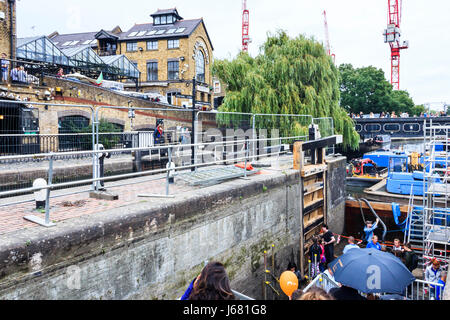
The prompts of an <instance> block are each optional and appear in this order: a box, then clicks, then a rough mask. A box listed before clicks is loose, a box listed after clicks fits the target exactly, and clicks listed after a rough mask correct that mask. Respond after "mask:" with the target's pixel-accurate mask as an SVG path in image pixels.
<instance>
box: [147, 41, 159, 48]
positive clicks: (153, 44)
mask: <svg viewBox="0 0 450 320" xmlns="http://www.w3.org/2000/svg"><path fill="white" fill-rule="evenodd" d="M147 50H158V41H147Z"/></svg>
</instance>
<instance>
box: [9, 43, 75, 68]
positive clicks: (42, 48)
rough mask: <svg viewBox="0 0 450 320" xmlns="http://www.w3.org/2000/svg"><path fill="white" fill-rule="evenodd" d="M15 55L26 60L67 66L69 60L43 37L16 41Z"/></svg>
mask: <svg viewBox="0 0 450 320" xmlns="http://www.w3.org/2000/svg"><path fill="white" fill-rule="evenodd" d="M16 55H17V58H21V59H26V60H32V61H38V62H46V63H54V64H59V65H63V66H68V65H69V58H68V57H67V56H66V55H65V54H64V53H62V52H61V50H59V49H58V47H56V46H55V45H54V44H53V43H52V42H51V41H50V40H49V39H48V38H47V37H45V36H43V37H37V38H26V39H17V52H16Z"/></svg>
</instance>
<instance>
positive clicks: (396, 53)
mask: <svg viewBox="0 0 450 320" xmlns="http://www.w3.org/2000/svg"><path fill="white" fill-rule="evenodd" d="M401 19H402V0H388V26H387V29H386V30H384V34H383V36H384V42H385V43H389V45H390V47H391V84H392V86H393V88H394V90H400V50H403V49H408V48H409V42H408V41H403V44H400V37H401V31H400V23H401Z"/></svg>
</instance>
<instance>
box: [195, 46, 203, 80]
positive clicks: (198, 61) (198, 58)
mask: <svg viewBox="0 0 450 320" xmlns="http://www.w3.org/2000/svg"><path fill="white" fill-rule="evenodd" d="M195 79H196V80H197V81H198V82H205V56H204V55H203V52H202V51H201V50H198V51H197V54H196V55H195Z"/></svg>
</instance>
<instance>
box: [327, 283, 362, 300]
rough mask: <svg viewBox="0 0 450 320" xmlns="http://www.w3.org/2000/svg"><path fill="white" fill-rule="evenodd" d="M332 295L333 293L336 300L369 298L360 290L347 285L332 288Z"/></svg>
mask: <svg viewBox="0 0 450 320" xmlns="http://www.w3.org/2000/svg"><path fill="white" fill-rule="evenodd" d="M330 295H332V296H333V297H334V298H335V299H336V300H367V299H366V298H364V297H363V296H362V295H360V294H359V293H358V290H356V289H353V288H350V287H347V286H341V287H339V288H333V289H331V290H330Z"/></svg>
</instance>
